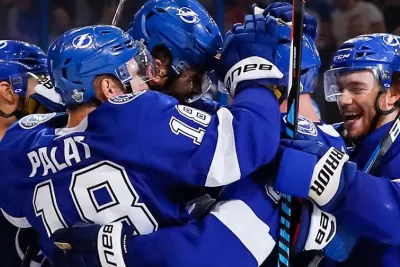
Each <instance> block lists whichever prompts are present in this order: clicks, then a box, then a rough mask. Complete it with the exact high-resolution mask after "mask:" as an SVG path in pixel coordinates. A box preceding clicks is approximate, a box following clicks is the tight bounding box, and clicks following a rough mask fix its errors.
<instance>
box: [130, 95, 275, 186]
mask: <svg viewBox="0 0 400 267" xmlns="http://www.w3.org/2000/svg"><path fill="white" fill-rule="evenodd" d="M148 94H149V95H148V97H147V99H146V97H143V98H142V99H141V101H142V102H151V103H148V104H147V108H148V112H147V113H146V114H145V115H143V116H140V117H139V118H138V123H139V125H138V126H137V127H140V132H139V133H138V136H139V137H138V138H139V140H138V141H139V144H140V151H141V153H142V157H143V160H144V162H145V165H146V166H149V168H150V167H151V168H152V169H153V170H155V171H158V173H159V175H161V176H163V177H164V178H167V177H168V179H170V180H176V181H177V182H178V183H181V184H186V185H187V184H188V185H193V186H206V187H217V186H223V185H227V184H230V183H232V182H235V181H237V180H239V179H240V178H241V177H246V176H248V175H249V174H250V173H252V172H254V171H255V170H256V169H257V168H258V167H260V166H261V165H263V164H266V163H268V162H269V161H270V160H271V159H272V158H273V157H274V155H275V153H276V151H277V148H278V145H279V137H280V111H279V103H278V101H277V99H276V97H275V95H274V94H273V93H272V92H271V91H269V90H266V89H264V88H250V89H246V90H244V91H242V92H241V93H240V94H239V95H238V96H237V97H236V98H235V100H234V102H233V104H232V105H231V106H229V107H221V108H219V109H218V111H217V112H216V113H215V114H214V115H210V114H208V113H206V112H203V111H200V110H197V109H194V108H191V107H188V106H182V105H178V104H177V103H174V104H171V103H166V101H168V100H166V98H165V97H166V96H165V95H162V94H159V93H157V94H156V93H154V92H149V93H148ZM135 101H136V100H135ZM149 105H150V106H151V107H150V106H149Z"/></svg>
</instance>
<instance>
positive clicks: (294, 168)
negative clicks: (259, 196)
mask: <svg viewBox="0 0 400 267" xmlns="http://www.w3.org/2000/svg"><path fill="white" fill-rule="evenodd" d="M281 145H282V146H283V147H284V148H283V149H282V153H281V156H280V159H279V168H278V175H277V178H276V180H275V184H274V188H275V189H276V190H278V191H279V192H281V193H285V194H289V195H292V196H297V197H301V198H305V197H307V196H308V197H309V198H311V199H312V200H314V201H315V202H316V203H317V204H318V205H319V207H320V208H322V209H323V210H324V211H330V210H331V209H332V207H334V206H335V204H336V202H337V201H338V199H340V197H341V196H342V194H343V193H344V191H345V189H346V187H347V186H348V184H349V183H351V181H352V180H353V179H354V177H355V175H356V170H357V166H356V164H355V163H353V162H349V161H348V160H349V156H348V155H347V154H345V153H343V152H341V151H339V150H337V149H335V148H333V147H327V146H326V145H323V144H322V143H320V142H318V141H316V140H282V141H281Z"/></svg>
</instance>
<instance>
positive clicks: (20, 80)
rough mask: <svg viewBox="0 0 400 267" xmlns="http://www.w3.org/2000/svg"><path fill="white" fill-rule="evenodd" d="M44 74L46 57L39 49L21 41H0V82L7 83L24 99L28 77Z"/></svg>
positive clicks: (45, 71)
mask: <svg viewBox="0 0 400 267" xmlns="http://www.w3.org/2000/svg"><path fill="white" fill-rule="evenodd" d="M46 73H47V57H46V55H45V53H44V52H43V51H42V50H41V49H40V48H39V47H37V46H36V45H33V44H29V43H26V42H21V41H14V40H1V41H0V81H7V82H9V83H10V84H11V85H12V88H13V90H14V92H15V93H16V94H18V95H19V96H21V97H25V96H26V94H27V93H28V92H27V91H28V84H29V77H32V76H35V75H39V74H40V75H42V74H46ZM32 87H33V86H32ZM32 92H33V88H32ZM32 92H29V93H32Z"/></svg>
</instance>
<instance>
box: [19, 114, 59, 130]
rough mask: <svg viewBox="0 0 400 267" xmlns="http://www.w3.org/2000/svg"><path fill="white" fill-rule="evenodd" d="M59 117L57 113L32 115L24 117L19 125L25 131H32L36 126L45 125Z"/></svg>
mask: <svg viewBox="0 0 400 267" xmlns="http://www.w3.org/2000/svg"><path fill="white" fill-rule="evenodd" d="M56 115H57V113H56V112H53V113H48V114H32V115H28V116H25V117H23V118H22V119H20V120H19V121H18V124H19V126H20V127H21V128H23V129H25V130H30V129H33V128H35V127H36V126H38V125H40V124H42V123H45V122H47V121H49V120H51V119H52V118H54V117H55V116H56Z"/></svg>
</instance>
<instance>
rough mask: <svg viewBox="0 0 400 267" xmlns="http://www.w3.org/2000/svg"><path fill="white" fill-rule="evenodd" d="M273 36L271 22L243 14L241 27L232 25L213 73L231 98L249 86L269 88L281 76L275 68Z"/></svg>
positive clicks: (259, 16) (273, 23)
mask: <svg viewBox="0 0 400 267" xmlns="http://www.w3.org/2000/svg"><path fill="white" fill-rule="evenodd" d="M276 33H277V22H276V21H275V20H274V19H272V18H269V17H268V18H265V17H264V16H263V15H246V16H245V21H244V24H235V25H233V28H232V29H231V30H230V31H229V32H228V33H227V34H226V37H225V42H224V45H223V49H222V53H221V59H220V60H219V61H218V64H217V67H216V73H217V76H218V79H219V80H221V81H223V82H224V84H225V87H226V88H227V90H228V91H229V93H230V95H231V96H232V97H235V95H236V94H238V93H239V91H240V90H244V88H247V87H249V86H251V85H258V86H264V87H266V88H269V86H273V85H274V84H277V82H276V81H277V80H279V79H281V78H282V77H283V74H282V72H281V71H280V70H279V69H278V68H277V67H276V61H277V59H276V49H277V46H278V39H277V37H276ZM244 84H245V85H244ZM273 89H274V88H273ZM275 95H277V97H278V98H279V97H280V96H281V94H280V92H277V91H275Z"/></svg>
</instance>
